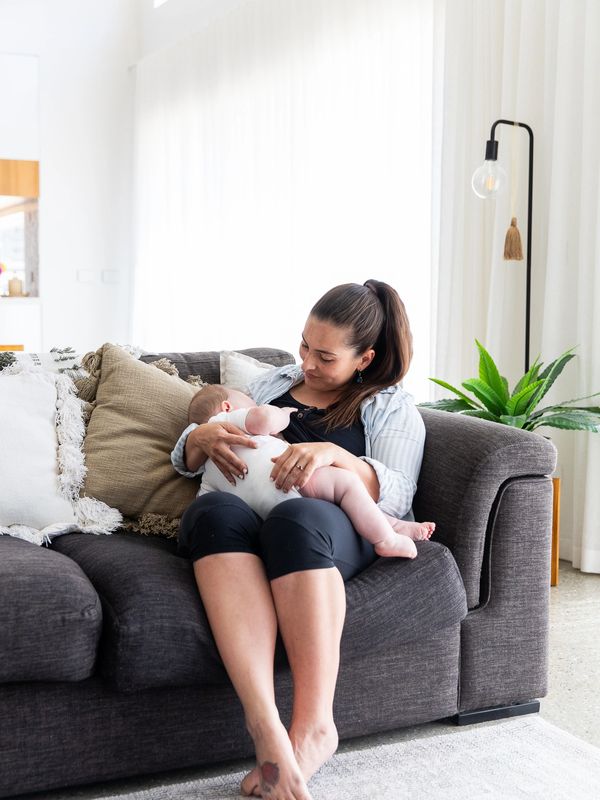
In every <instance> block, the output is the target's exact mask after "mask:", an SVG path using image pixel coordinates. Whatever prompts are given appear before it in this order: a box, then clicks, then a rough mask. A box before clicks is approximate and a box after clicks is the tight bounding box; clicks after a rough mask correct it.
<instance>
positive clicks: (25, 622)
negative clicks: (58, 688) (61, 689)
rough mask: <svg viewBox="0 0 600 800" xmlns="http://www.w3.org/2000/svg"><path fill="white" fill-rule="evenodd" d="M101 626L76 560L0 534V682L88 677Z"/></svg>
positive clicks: (96, 605)
mask: <svg viewBox="0 0 600 800" xmlns="http://www.w3.org/2000/svg"><path fill="white" fill-rule="evenodd" d="M81 535H82V536H83V537H84V538H85V536H87V534H81ZM93 538H96V537H93ZM102 538H108V537H102ZM101 629H102V607H101V605H100V599H99V597H98V595H97V593H96V591H95V589H94V587H93V586H92V584H91V583H90V581H89V580H88V578H87V577H86V575H85V574H84V573H83V571H82V570H81V568H80V567H79V566H78V565H77V564H75V563H74V562H73V561H72V560H71V559H70V558H66V557H65V556H64V555H61V554H60V553H57V552H54V551H53V550H51V549H48V548H46V547H39V546H38V545H35V544H32V543H30V542H26V541H23V540H21V539H14V538H12V537H10V536H0V654H1V658H0V682H1V683H6V682H9V681H80V680H84V679H85V678H89V677H90V675H91V674H92V673H93V671H94V666H95V662H96V654H97V650H98V643H99V640H100V633H101Z"/></svg>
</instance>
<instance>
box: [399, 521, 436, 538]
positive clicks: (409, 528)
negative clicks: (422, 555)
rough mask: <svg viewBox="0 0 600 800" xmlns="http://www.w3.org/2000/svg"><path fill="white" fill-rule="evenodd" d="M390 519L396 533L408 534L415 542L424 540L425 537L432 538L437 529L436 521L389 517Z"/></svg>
mask: <svg viewBox="0 0 600 800" xmlns="http://www.w3.org/2000/svg"><path fill="white" fill-rule="evenodd" d="M388 519H389V521H390V525H391V526H392V528H393V529H394V530H395V531H396V533H401V534H403V535H404V536H408V538H409V539H412V540H413V542H422V541H423V540H424V539H430V538H431V534H432V533H433V532H434V530H435V522H407V521H406V520H404V519H396V518H395V517H388Z"/></svg>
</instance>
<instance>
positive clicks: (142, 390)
mask: <svg viewBox="0 0 600 800" xmlns="http://www.w3.org/2000/svg"><path fill="white" fill-rule="evenodd" d="M98 354H100V355H101V363H99V364H98V365H97V371H99V373H100V376H99V381H98V387H97V392H96V405H95V407H94V409H93V411H92V413H91V417H90V421H89V424H88V429H87V435H86V439H85V457H86V464H87V468H88V471H87V476H86V480H85V485H84V493H85V494H86V495H92V496H93V497H97V498H98V499H100V500H104V502H105V503H107V504H108V505H110V506H112V507H113V508H118V509H119V511H120V512H121V513H122V514H123V515H124V516H126V517H129V518H133V519H138V520H139V519H140V518H142V517H144V516H146V515H148V514H153V515H160V516H161V517H163V518H167V519H176V518H179V517H181V515H182V513H183V512H184V510H185V509H186V507H187V506H188V505H189V504H190V503H191V502H192V500H193V499H194V497H195V496H196V492H197V491H198V488H199V481H198V480H193V479H190V478H184V477H182V476H181V475H179V474H178V473H177V472H175V470H174V469H173V465H172V464H171V450H172V449H173V447H174V445H175V442H176V441H177V439H178V437H179V435H180V434H181V432H182V431H183V429H184V428H185V427H186V426H187V409H188V405H189V402H190V400H191V398H192V396H193V395H194V394H195V392H196V391H197V387H194V386H190V384H188V383H185V381H182V380H181V379H180V378H177V377H174V376H171V375H167V374H166V373H165V372H162V371H161V370H159V369H156V368H155V367H153V366H150V365H148V364H144V363H143V362H142V361H137V360H136V359H135V358H133V357H132V356H131V355H129V354H128V353H126V352H125V351H124V350H122V349H121V348H120V347H118V346H116V345H112V344H105V345H104V346H103V347H102V348H101V351H98ZM153 532H158V531H153ZM165 533H167V531H165Z"/></svg>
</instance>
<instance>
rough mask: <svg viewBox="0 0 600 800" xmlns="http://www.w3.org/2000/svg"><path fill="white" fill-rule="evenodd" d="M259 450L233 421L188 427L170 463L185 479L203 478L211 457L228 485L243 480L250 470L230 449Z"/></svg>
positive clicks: (175, 448) (178, 442)
mask: <svg viewBox="0 0 600 800" xmlns="http://www.w3.org/2000/svg"><path fill="white" fill-rule="evenodd" d="M235 445H238V446H241V447H253V448H254V447H256V444H255V443H254V442H253V441H252V439H251V438H250V437H249V436H248V435H247V434H245V433H244V431H242V430H240V428H238V427H237V426H236V425H232V424H231V423H230V422H206V423H204V425H193V424H192V425H189V426H188V427H187V428H186V429H185V430H184V432H183V433H182V434H181V436H180V437H179V440H178V441H177V444H176V445H175V447H174V449H173V452H172V453H171V462H172V464H173V466H174V467H175V469H176V470H177V471H178V472H180V473H181V474H182V475H185V476H186V477H194V476H196V475H200V474H201V473H202V472H203V471H204V463H205V461H206V460H207V459H208V458H210V459H211V460H212V461H213V462H214V464H215V465H216V467H217V468H218V469H219V470H220V471H221V472H222V473H223V475H224V476H225V477H226V478H227V480H228V481H229V483H231V484H233V485H234V486H235V479H236V478H242V479H243V476H244V475H245V474H246V472H247V471H248V469H247V467H246V464H245V462H244V461H243V460H242V459H241V458H239V457H238V456H237V455H236V454H235V452H234V451H233V450H232V449H231V448H232V447H233V446H235Z"/></svg>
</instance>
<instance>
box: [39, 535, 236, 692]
mask: <svg viewBox="0 0 600 800" xmlns="http://www.w3.org/2000/svg"><path fill="white" fill-rule="evenodd" d="M107 543H109V541H108V538H105V537H100V536H98V537H96V536H94V537H91V536H84V535H79V534H67V535H66V536H62V537H61V538H60V540H59V539H57V540H56V543H55V547H56V549H57V550H60V552H61V553H64V554H65V555H68V556H69V557H70V558H72V559H73V560H74V561H76V562H77V563H78V564H79V565H80V566H81V567H82V569H83V570H84V572H85V573H86V575H87V576H88V577H89V579H90V581H91V582H92V584H93V585H94V587H95V589H96V591H97V592H98V594H99V595H100V598H101V600H102V606H103V609H104V635H103V638H102V643H101V650H100V669H101V671H102V674H103V675H104V677H105V678H107V679H108V680H109V681H110V682H111V683H112V684H113V685H114V686H115V687H116V688H117V689H119V690H120V691H122V692H134V691H138V690H140V689H147V688H150V687H159V686H190V685H201V684H205V683H221V684H222V683H225V682H226V681H227V676H226V673H225V670H224V668H223V666H222V664H221V660H220V658H219V655H218V652H217V649H216V647H215V644H214V640H213V637H212V634H211V632H210V629H209V626H208V621H207V619H206V614H205V613H204V609H203V607H202V604H201V602H200V597H199V595H198V590H197V588H196V584H195V582H194V574H193V569H192V565H191V563H190V562H189V561H187V560H185V559H183V558H179V557H178V556H177V555H176V554H175V549H176V544H175V542H174V541H172V540H168V539H163V538H160V537H144V536H137V535H135V534H131V533H115V534H113V535H112V536H111V537H110V546H109V547H106V546H105V544H107Z"/></svg>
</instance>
